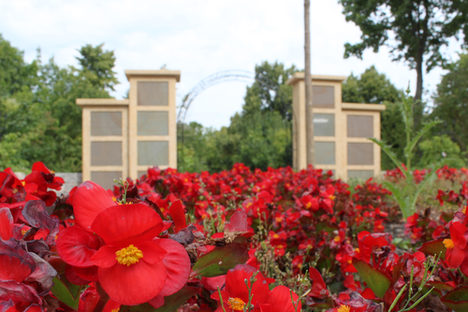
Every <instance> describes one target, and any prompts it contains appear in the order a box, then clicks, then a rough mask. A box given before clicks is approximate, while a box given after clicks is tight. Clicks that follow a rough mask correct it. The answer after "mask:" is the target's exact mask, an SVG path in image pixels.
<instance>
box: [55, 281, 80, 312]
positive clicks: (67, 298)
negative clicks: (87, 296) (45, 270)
mask: <svg viewBox="0 0 468 312" xmlns="http://www.w3.org/2000/svg"><path fill="white" fill-rule="evenodd" d="M51 291H52V293H53V294H54V295H55V297H57V299H58V300H60V301H61V302H63V303H65V304H66V305H67V306H69V307H70V308H72V309H73V310H76V309H78V302H79V301H80V296H77V297H76V298H75V297H73V295H72V294H71V292H70V290H69V289H68V288H67V286H66V285H65V284H64V283H63V282H62V281H61V280H59V279H58V278H57V277H54V285H53V286H52V289H51Z"/></svg>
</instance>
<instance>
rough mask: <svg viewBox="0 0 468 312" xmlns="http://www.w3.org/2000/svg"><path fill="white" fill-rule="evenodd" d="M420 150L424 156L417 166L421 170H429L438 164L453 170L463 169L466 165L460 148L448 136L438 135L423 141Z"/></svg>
mask: <svg viewBox="0 0 468 312" xmlns="http://www.w3.org/2000/svg"><path fill="white" fill-rule="evenodd" d="M419 149H420V150H421V154H422V156H421V158H420V159H419V161H418V162H417V166H418V167H420V168H428V167H431V166H432V165H433V164H437V163H444V164H445V165H447V166H449V167H451V168H461V167H464V166H465V165H466V160H465V159H464V157H463V154H462V153H461V151H460V147H459V146H458V144H457V143H455V142H453V141H452V140H451V139H450V138H449V137H448V136H446V135H442V136H438V135H436V136H432V137H430V138H428V139H426V140H424V141H421V143H419Z"/></svg>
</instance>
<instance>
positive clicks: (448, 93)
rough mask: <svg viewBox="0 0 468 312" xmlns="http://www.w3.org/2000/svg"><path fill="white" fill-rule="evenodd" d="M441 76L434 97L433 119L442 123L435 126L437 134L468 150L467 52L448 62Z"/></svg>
mask: <svg viewBox="0 0 468 312" xmlns="http://www.w3.org/2000/svg"><path fill="white" fill-rule="evenodd" d="M447 69H448V73H447V74H445V75H444V76H443V77H442V80H441V82H440V84H439V85H438V87H437V94H436V96H435V98H434V104H435V108H434V110H433V112H432V114H431V117H432V118H433V119H439V120H441V121H442V122H443V123H442V124H441V125H440V126H439V127H437V129H436V131H437V133H439V134H445V135H448V136H449V137H450V138H451V139H452V140H453V141H454V142H455V143H457V144H458V146H460V148H461V150H462V151H463V152H465V153H466V152H467V151H468V123H467V122H466V121H467V120H468V93H467V92H468V91H467V90H468V54H461V55H460V59H459V60H458V61H457V62H454V63H452V64H450V65H449V66H448V67H447Z"/></svg>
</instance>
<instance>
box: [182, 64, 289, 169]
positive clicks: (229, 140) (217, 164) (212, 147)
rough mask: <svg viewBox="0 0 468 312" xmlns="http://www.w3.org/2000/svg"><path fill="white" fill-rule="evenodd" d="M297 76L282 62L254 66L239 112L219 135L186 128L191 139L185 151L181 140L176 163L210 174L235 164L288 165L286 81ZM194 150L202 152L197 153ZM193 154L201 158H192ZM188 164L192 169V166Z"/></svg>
mask: <svg viewBox="0 0 468 312" xmlns="http://www.w3.org/2000/svg"><path fill="white" fill-rule="evenodd" d="M295 71H296V70H295V68H294V67H290V68H285V66H284V65H283V64H280V63H268V62H263V63H262V64H260V65H257V66H256V67H255V82H254V83H253V84H252V85H251V86H250V87H248V88H247V92H246V95H245V98H244V105H243V107H242V111H241V112H240V113H237V114H235V115H234V116H233V117H231V123H230V125H229V126H228V127H223V128H221V129H220V130H219V131H211V130H206V129H203V130H202V128H201V127H199V125H198V126H197V125H189V128H185V130H184V131H189V133H193V134H194V135H193V136H192V135H189V136H185V135H184V146H185V147H183V148H182V147H181V142H180V140H179V143H178V144H179V155H181V151H182V152H183V153H185V154H184V155H183V156H180V157H179V161H182V163H183V164H184V165H187V167H186V168H190V169H188V170H192V171H200V170H204V168H207V169H208V170H210V171H212V172H213V171H220V170H225V169H229V168H231V167H232V166H233V165H234V164H235V163H236V162H242V163H244V164H245V165H247V166H249V167H251V168H261V169H266V168H267V167H280V166H287V165H290V164H291V162H292V139H291V119H292V113H291V106H292V88H291V87H290V86H288V85H286V81H287V80H288V78H289V77H290V76H291V75H292V74H293V73H294V72H295ZM190 137H193V138H194V139H190ZM202 137H203V139H202ZM188 140H189V142H188ZM192 140H194V141H193V142H192ZM198 146H204V148H203V149H202V150H198V148H200V147H198ZM192 151H196V152H197V153H198V154H200V155H202V156H199V157H200V158H198V156H197V157H195V156H193V152H192ZM200 151H203V152H200ZM182 157H183V158H182ZM187 163H189V164H187ZM192 164H194V167H190V166H191V165H192ZM184 168H185V167H184ZM195 168H196V170H195Z"/></svg>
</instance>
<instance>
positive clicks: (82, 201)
mask: <svg viewBox="0 0 468 312" xmlns="http://www.w3.org/2000/svg"><path fill="white" fill-rule="evenodd" d="M71 204H72V206H73V211H74V212H75V218H76V222H77V223H78V224H79V225H81V226H82V227H84V228H85V229H90V228H91V224H92V223H93V221H94V219H95V218H96V216H97V215H98V214H99V213H100V212H101V211H103V210H104V209H106V208H109V207H111V206H114V205H115V203H114V201H113V200H112V195H110V194H109V193H108V192H107V191H106V190H105V189H104V188H102V187H101V186H100V185H97V184H96V183H94V182H91V181H86V182H84V183H82V184H81V185H80V186H78V187H77V188H76V189H75V191H74V193H73V197H72V199H71Z"/></svg>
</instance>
